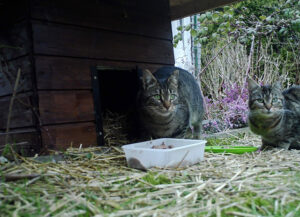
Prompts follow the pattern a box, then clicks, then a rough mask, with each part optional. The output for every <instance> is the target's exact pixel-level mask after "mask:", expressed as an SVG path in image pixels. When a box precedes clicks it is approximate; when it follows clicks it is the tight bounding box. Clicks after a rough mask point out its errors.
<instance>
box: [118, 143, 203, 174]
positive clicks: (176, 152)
mask: <svg viewBox="0 0 300 217" xmlns="http://www.w3.org/2000/svg"><path fill="white" fill-rule="evenodd" d="M163 143H164V144H165V145H166V146H169V145H171V146H172V147H173V148H171V149H153V148H152V146H159V145H162V144H163ZM205 143H206V141H205V140H191V139H171V138H162V139H155V140H150V141H146V142H139V143H133V144H128V145H123V146H122V148H123V150H124V152H125V156H126V160H127V163H128V166H129V167H132V168H136V169H148V168H151V167H161V168H177V167H186V166H189V165H193V164H196V163H198V162H200V161H202V160H203V158H204V148H205Z"/></svg>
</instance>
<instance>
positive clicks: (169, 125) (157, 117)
mask: <svg viewBox="0 0 300 217" xmlns="http://www.w3.org/2000/svg"><path fill="white" fill-rule="evenodd" d="M140 78H141V82H140V83H141V85H140V90H139V92H138V97H137V108H138V111H139V120H140V125H141V131H142V132H143V134H144V135H143V137H146V138H163V137H166V138H183V137H185V136H186V132H187V130H188V128H191V129H192V130H193V133H192V134H194V135H193V136H194V138H197V139H198V138H199V137H200V132H201V127H202V119H203V115H204V107H203V97H202V93H201V90H200V87H199V85H198V83H197V82H196V80H195V79H194V77H193V75H192V74H190V73H189V72H187V71H185V70H183V69H180V68H177V67H173V66H169V67H162V68H160V69H158V70H157V71H156V72H155V73H153V74H152V73H151V72H150V71H149V70H144V71H143V72H142V75H141V76H140Z"/></svg>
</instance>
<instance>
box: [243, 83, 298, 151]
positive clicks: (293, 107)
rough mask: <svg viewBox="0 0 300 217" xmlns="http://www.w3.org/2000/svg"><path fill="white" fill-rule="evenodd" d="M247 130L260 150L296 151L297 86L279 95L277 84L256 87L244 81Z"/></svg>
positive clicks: (278, 85)
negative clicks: (258, 140) (259, 140)
mask: <svg viewBox="0 0 300 217" xmlns="http://www.w3.org/2000/svg"><path fill="white" fill-rule="evenodd" d="M248 89H249V110H250V111H249V116H248V119H249V126H250V129H251V130H252V132H254V133H255V134H258V135H260V136H261V137H262V147H261V148H260V149H261V150H262V149H265V148H267V147H277V148H283V149H300V86H293V87H291V88H289V89H287V90H285V91H283V92H282V90H281V86H280V84H279V82H277V83H276V84H274V85H265V86H260V85H258V84H257V83H256V82H255V81H253V80H252V79H250V78H249V79H248Z"/></svg>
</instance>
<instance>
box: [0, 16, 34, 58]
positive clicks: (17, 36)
mask: <svg viewBox="0 0 300 217" xmlns="http://www.w3.org/2000/svg"><path fill="white" fill-rule="evenodd" d="M0 44H1V45H5V47H2V48H0V55H1V57H2V58H3V59H5V60H11V59H13V58H17V57H19V56H24V55H26V54H28V52H29V50H30V40H29V38H28V32H27V24H26V21H23V22H21V23H17V24H15V25H12V26H9V27H5V28H1V32H0Z"/></svg>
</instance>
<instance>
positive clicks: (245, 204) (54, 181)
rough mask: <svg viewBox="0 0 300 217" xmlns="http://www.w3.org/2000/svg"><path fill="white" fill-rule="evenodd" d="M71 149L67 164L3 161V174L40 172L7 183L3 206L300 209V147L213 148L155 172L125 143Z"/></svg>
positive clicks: (162, 211)
mask: <svg viewBox="0 0 300 217" xmlns="http://www.w3.org/2000/svg"><path fill="white" fill-rule="evenodd" d="M235 143H236V144H237V145H239V144H243V145H254V146H258V145H259V144H260V140H259V139H258V138H257V137H256V136H248V135H246V136H245V137H244V138H242V139H239V140H236V141H235ZM65 156H66V157H65V159H64V160H63V161H60V162H59V163H38V162H35V161H34V160H33V159H28V158H27V159H22V160H23V163H22V164H20V165H14V164H5V165H1V171H2V174H3V175H8V174H14V175H15V174H23V175H24V174H33V176H32V177H31V179H28V180H25V181H24V180H20V181H18V182H8V181H5V182H1V183H0V201H1V202H0V213H5V214H8V215H12V213H13V214H14V215H15V216H22V215H24V214H28V215H29V216H33V215H34V214H36V213H39V214H40V215H42V216H78V215H84V216H90V215H91V216H93V215H97V214H99V216H102V215H104V216H128V215H133V216H186V215H189V214H195V215H196V216H258V215H261V216H275V215H277V216H286V215H288V216H300V205H299V204H300V151H295V150H292V151H284V150H278V149H274V150H270V151H264V152H261V153H248V154H243V155H235V154H214V153H205V160H204V161H203V162H201V163H199V164H197V165H194V166H191V167H188V168H185V169H177V170H168V169H158V168H152V169H150V170H149V171H148V172H147V173H145V172H142V171H138V170H135V169H130V168H128V167H127V166H126V161H125V158H124V154H123V152H122V151H121V150H120V149H119V148H114V147H109V148H87V149H69V150H68V151H67V152H66V153H65ZM33 177H34V178H33ZM6 178H9V176H6ZM22 189H23V190H22ZM37 201H38V202H37ZM28 215H27V216H28ZM192 216H193V215H192Z"/></svg>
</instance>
